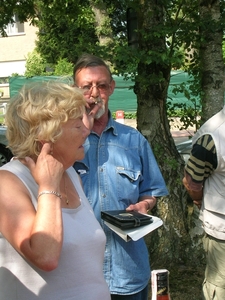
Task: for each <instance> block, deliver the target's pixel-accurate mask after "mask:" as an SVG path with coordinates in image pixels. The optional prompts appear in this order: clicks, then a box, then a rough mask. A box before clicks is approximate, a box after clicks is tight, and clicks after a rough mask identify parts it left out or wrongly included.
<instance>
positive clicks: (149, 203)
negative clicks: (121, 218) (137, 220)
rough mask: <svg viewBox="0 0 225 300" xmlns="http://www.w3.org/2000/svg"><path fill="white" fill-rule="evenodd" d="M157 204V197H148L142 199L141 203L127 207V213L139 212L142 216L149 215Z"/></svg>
mask: <svg viewBox="0 0 225 300" xmlns="http://www.w3.org/2000/svg"><path fill="white" fill-rule="evenodd" d="M155 204H156V198H155V197H153V196H152V197H148V198H144V197H141V198H140V199H139V202H138V203H136V204H131V205H129V206H128V207H127V209H126V210H127V211H132V210H134V211H137V212H139V213H142V214H147V212H148V211H149V210H151V209H152V208H153V207H154V206H155Z"/></svg>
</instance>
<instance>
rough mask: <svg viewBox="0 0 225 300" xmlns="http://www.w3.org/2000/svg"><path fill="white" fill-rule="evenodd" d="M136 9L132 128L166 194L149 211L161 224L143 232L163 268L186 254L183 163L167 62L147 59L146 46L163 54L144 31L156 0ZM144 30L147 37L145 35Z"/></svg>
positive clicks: (159, 17) (157, 16) (155, 19)
mask: <svg viewBox="0 0 225 300" xmlns="http://www.w3.org/2000/svg"><path fill="white" fill-rule="evenodd" d="M149 2H150V3H149ZM139 8H140V11H139V17H138V20H139V23H138V28H139V50H140V53H145V55H144V56H143V58H141V61H140V63H139V65H138V75H137V77H136V87H135V89H136V92H137V100H138V109H137V128H138V130H139V131H140V132H141V133H142V134H143V135H144V136H145V137H146V138H147V139H148V141H149V143H150V144H151V146H152V149H153V151H154V154H155V156H156V159H157V161H158V164H159V167H160V169H161V171H162V174H163V176H164V179H165V182H166V184H167V187H168V190H169V196H167V197H162V198H161V199H159V200H158V203H157V207H156V209H155V211H153V213H155V214H156V215H157V216H159V217H160V218H162V220H163V222H164V225H163V226H162V227H161V228H160V229H158V230H156V231H155V232H154V233H152V234H151V235H149V236H147V237H146V241H147V244H148V246H149V252H150V253H151V263H152V267H165V266H169V265H170V264H171V265H173V264H177V263H184V262H185V260H186V257H187V256H189V254H191V238H190V236H189V232H188V222H187V220H188V219H187V215H188V214H187V203H186V199H187V197H186V196H185V194H184V189H183V186H182V177H183V169H184V162H183V160H182V159H181V157H180V155H179V153H178V152H177V149H176V147H175V143H174V140H173V138H172V135H171V133H170V127H169V121H168V117H167V111H166V100H167V91H168V86H169V81H170V72H171V65H170V64H166V63H165V64H164V63H162V60H158V61H159V63H156V62H152V61H151V59H150V57H149V59H148V51H151V52H154V53H155V56H156V57H157V55H161V56H162V55H165V53H166V51H167V50H166V43H165V36H160V37H159V36H157V37H155V35H154V34H152V35H151V34H149V33H150V32H151V31H152V32H153V30H154V28H156V27H157V26H158V25H159V24H162V23H163V20H164V15H163V9H162V6H161V5H160V4H159V3H158V1H157V0H155V1H148V0H146V1H140V6H139ZM140 16H141V17H140ZM146 32H148V39H146V38H145V33H146ZM151 55H152V53H151ZM148 61H149V62H148ZM154 61H157V59H155V60H154ZM182 195H183V196H184V197H182ZM187 253H188V254H187ZM189 258H190V256H189Z"/></svg>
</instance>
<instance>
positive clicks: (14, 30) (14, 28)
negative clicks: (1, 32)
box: [5, 15, 24, 36]
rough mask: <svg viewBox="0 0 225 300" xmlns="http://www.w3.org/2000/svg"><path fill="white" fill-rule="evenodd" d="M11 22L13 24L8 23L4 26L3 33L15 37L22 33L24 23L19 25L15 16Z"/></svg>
mask: <svg viewBox="0 0 225 300" xmlns="http://www.w3.org/2000/svg"><path fill="white" fill-rule="evenodd" d="M13 20H14V23H9V24H8V25H7V26H6V29H5V31H6V33H7V35H8V36H10V35H17V34H21V33H24V23H20V21H19V19H18V16H17V15H14V16H13Z"/></svg>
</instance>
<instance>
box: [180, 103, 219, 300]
mask: <svg viewBox="0 0 225 300" xmlns="http://www.w3.org/2000/svg"><path fill="white" fill-rule="evenodd" d="M183 183H184V186H185V188H186V189H187V191H188V193H189V195H190V196H191V198H192V199H193V201H194V203H195V204H196V205H197V206H198V208H199V209H200V216H199V217H200V220H201V221H202V224H203V228H204V231H205V236H204V238H203V243H204V248H205V251H206V269H205V279H204V282H203V299H207V300H208V299H214V300H221V299H225V107H224V108H223V109H222V110H221V111H220V112H219V113H217V114H216V115H214V116H213V117H212V118H210V119H209V120H208V121H207V122H206V123H205V124H203V126H202V127H201V128H200V129H199V131H198V132H197V133H196V134H195V136H194V138H193V147H192V151H191V156H190V158H189V160H188V162H187V165H186V167H185V176H184V178H183Z"/></svg>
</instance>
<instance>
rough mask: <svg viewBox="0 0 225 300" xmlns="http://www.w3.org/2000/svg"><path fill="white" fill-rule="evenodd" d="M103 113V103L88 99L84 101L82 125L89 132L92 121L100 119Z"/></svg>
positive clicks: (99, 100)
mask: <svg viewBox="0 0 225 300" xmlns="http://www.w3.org/2000/svg"><path fill="white" fill-rule="evenodd" d="M104 112H105V107H104V103H103V101H102V100H101V99H100V98H99V97H98V98H92V97H91V98H90V99H88V100H86V112H85V113H84V114H83V123H84V125H85V126H86V127H87V128H88V129H89V130H91V129H92V127H93V125H94V120H95V119H98V118H100V117H101V116H102V115H103V114H104Z"/></svg>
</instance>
